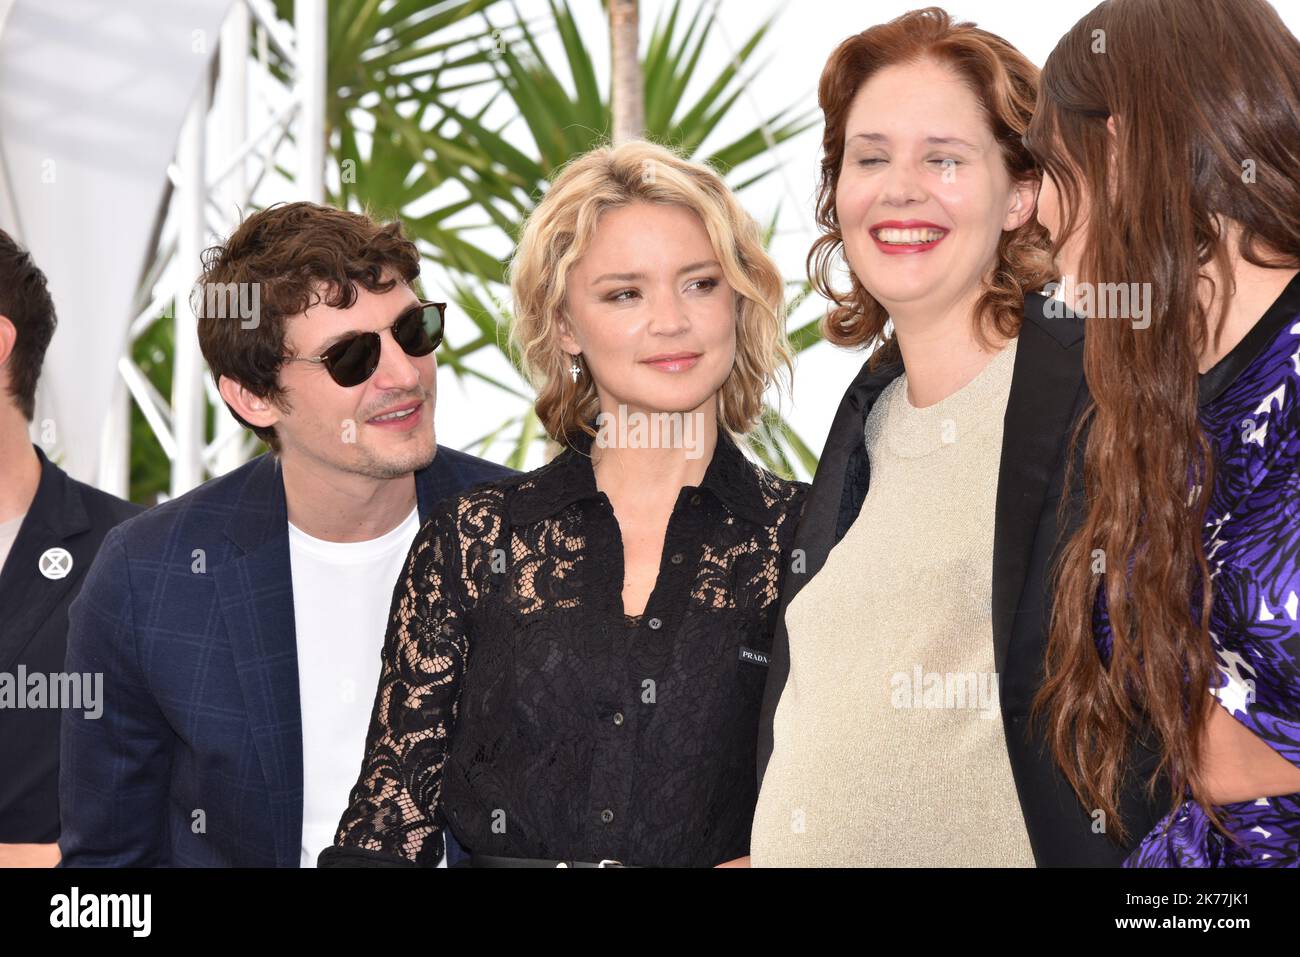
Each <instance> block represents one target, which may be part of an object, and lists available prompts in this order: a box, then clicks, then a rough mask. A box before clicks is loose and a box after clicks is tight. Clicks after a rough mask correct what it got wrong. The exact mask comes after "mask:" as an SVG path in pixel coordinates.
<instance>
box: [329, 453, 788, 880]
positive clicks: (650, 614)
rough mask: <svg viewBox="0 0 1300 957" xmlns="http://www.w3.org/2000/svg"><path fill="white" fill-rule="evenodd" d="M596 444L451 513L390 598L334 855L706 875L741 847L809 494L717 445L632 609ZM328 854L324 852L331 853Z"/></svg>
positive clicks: (471, 497) (427, 535)
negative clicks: (633, 612)
mask: <svg viewBox="0 0 1300 957" xmlns="http://www.w3.org/2000/svg"><path fill="white" fill-rule="evenodd" d="M590 447H591V439H590V438H587V437H585V436H584V437H583V439H582V440H581V441H579V442H577V443H575V448H572V449H566V450H565V451H564V452H562V453H561V454H560V455H558V456H557V457H556V458H555V459H554V460H553V461H552V462H550V463H549V464H548V465H546V466H544V467H542V468H540V469H538V470H536V471H534V472H531V473H528V474H525V475H522V476H512V477H511V478H509V479H505V480H501V481H498V482H495V483H492V484H489V485H484V486H480V487H478V488H476V489H474V490H473V491H470V492H467V493H464V494H462V495H460V496H459V497H457V498H454V499H450V500H448V502H447V503H445V504H444V505H443V506H442V507H441V508H440V509H439V510H438V511H437V512H436V514H435V515H434V516H432V517H430V519H429V520H428V521H427V522H426V523H425V525H424V526H423V528H421V529H420V532H419V534H418V535H417V536H416V539H415V542H414V544H413V545H412V547H411V552H410V555H409V556H408V559H407V564H406V570H405V572H404V574H403V576H402V579H401V580H400V581H399V582H398V583H397V587H396V590H395V592H394V595H393V603H392V610H391V612H390V617H389V627H388V634H387V638H386V640H385V643H384V651H383V672H382V675H381V677H380V682H379V689H378V693H377V695H376V699H375V708H374V713H373V716H372V718H371V723H370V730H369V734H368V737H367V744H366V755H365V759H364V761H363V764H362V768H361V775H360V777H359V779H358V781H357V784H356V786H355V787H354V788H353V789H352V793H351V796H350V798H349V805H348V808H347V810H346V811H345V812H344V814H343V817H342V819H341V821H340V822H339V830H338V833H337V835H336V837H335V845H336V846H335V847H334V848H327V849H326V850H325V851H324V852H323V853H322V855H321V863H322V864H331V863H334V864H337V863H343V862H344V860H346V858H347V857H348V856H349V854H348V851H347V849H359V850H361V851H365V852H370V853H368V854H364V856H365V857H368V858H371V859H376V858H377V859H379V860H382V859H383V857H384V856H388V857H389V858H391V859H392V861H393V863H398V862H399V861H401V862H402V863H407V862H414V863H416V864H424V865H436V864H437V863H438V861H439V859H440V858H441V855H442V850H443V840H442V832H443V828H444V827H447V826H450V828H451V830H452V832H453V833H454V834H455V835H456V839H457V840H458V841H459V842H460V844H461V845H462V846H463V847H465V848H466V849H468V850H470V851H472V852H474V853H478V854H487V855H495V856H503V857H528V858H546V859H567V860H583V861H599V860H602V859H614V860H618V861H622V862H623V863H625V864H635V865H642V866H647V865H661V866H709V865H713V864H718V863H720V862H722V861H726V860H730V859H732V858H735V857H740V856H743V855H745V854H747V853H749V831H750V824H751V821H752V818H753V812H754V805H755V802H756V799H757V794H756V793H755V792H756V787H755V778H756V774H755V760H756V755H755V752H756V744H757V734H758V715H759V706H760V704H761V702H762V698H763V686H764V683H765V681H766V678H767V656H768V653H769V651H770V649H771V642H772V633H773V629H774V625H775V615H776V610H777V607H778V603H777V597H778V595H779V594H780V589H781V584H782V579H783V577H784V572H785V570H786V569H787V567H788V564H789V555H788V552H789V549H790V541H791V538H792V536H793V532H794V526H795V525H796V524H797V523H798V518H799V513H800V510H801V508H802V505H803V497H804V493H805V491H806V490H807V486H806V485H804V484H803V483H797V482H789V481H785V480H783V479H780V478H777V477H775V476H773V475H771V474H770V473H768V472H766V471H764V470H763V469H761V468H759V467H757V466H756V465H753V464H752V463H750V462H749V461H748V460H747V459H746V458H745V457H744V455H743V454H742V453H741V452H740V450H739V449H738V448H737V447H736V446H735V444H733V443H732V442H731V440H729V439H728V438H726V437H725V435H723V434H722V433H719V436H718V442H717V448H716V451H715V453H714V456H713V458H712V460H711V461H710V463H709V466H708V469H707V471H706V474H705V476H704V481H703V483H702V484H701V485H700V486H698V487H694V486H691V487H687V488H683V489H682V490H681V493H680V494H679V496H678V498H677V502H676V505H675V506H674V508H673V512H672V517H671V519H670V521H669V524H668V529H667V533H666V535H665V539H664V549H663V555H662V558H661V563H660V571H659V577H658V580H657V581H656V583H655V586H654V591H653V592H652V594H651V596H650V599H649V602H648V604H647V605H646V608H645V611H644V612H643V613H642V614H641V615H637V616H635V617H632V616H627V615H624V614H623V600H622V590H623V546H622V539H621V537H620V535H619V527H618V523H617V521H616V519H615V516H614V512H613V509H612V508H611V507H610V504H609V500H608V498H606V496H605V495H604V493H602V492H599V491H598V490H597V489H596V484H595V478H594V474H593V472H592V467H591V460H590V457H589V453H590ZM331 858H332V859H331Z"/></svg>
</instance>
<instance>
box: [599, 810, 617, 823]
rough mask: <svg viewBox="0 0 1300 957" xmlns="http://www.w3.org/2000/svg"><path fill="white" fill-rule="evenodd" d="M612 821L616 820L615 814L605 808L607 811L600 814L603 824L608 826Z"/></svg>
mask: <svg viewBox="0 0 1300 957" xmlns="http://www.w3.org/2000/svg"><path fill="white" fill-rule="evenodd" d="M612 820H614V812H613V811H611V810H610V809H609V808H605V810H603V811H601V812H600V821H601V823H602V824H608V823H610V822H611V821H612Z"/></svg>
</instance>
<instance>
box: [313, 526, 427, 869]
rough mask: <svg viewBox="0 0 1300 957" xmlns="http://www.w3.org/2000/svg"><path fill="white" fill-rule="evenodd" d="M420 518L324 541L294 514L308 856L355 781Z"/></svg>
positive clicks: (323, 843) (331, 827) (329, 836)
mask: <svg viewBox="0 0 1300 957" xmlns="http://www.w3.org/2000/svg"><path fill="white" fill-rule="evenodd" d="M419 527H420V516H419V511H418V509H414V508H413V509H411V514H410V515H408V516H407V517H406V519H405V520H404V521H403V522H402V524H400V525H398V526H397V527H396V528H394V529H393V530H392V531H391V532H388V533H387V534H385V535H382V536H380V537H379V538H374V539H371V540H370V541H366V542H327V541H322V540H321V539H319V538H313V537H312V536H310V535H308V534H307V533H306V532H304V531H302V530H301V529H299V528H298V527H296V526H295V525H294V524H293V523H290V524H289V562H290V567H291V568H292V570H293V613H294V617H295V619H296V631H297V645H298V689H299V694H300V697H301V700H302V771H303V809H302V866H303V867H315V866H316V857H317V855H318V854H320V852H321V851H322V850H324V849H325V848H326V847H328V846H329V845H331V844H333V843H334V833H335V831H336V830H337V829H338V824H339V818H340V817H341V816H342V814H343V811H344V809H345V808H346V807H347V801H348V794H349V792H350V791H351V790H352V786H353V785H354V784H356V781H357V774H358V773H359V772H360V770H361V760H362V757H363V755H364V753H365V743H366V731H367V729H368V728H369V725H370V713H371V711H372V709H373V707H374V700H375V689H376V688H378V686H379V669H380V653H381V650H382V648H383V644H384V634H385V631H386V630H387V625H388V611H389V606H390V604H391V602H392V597H393V589H394V587H395V586H396V584H397V580H398V578H399V577H400V576H401V573H402V570H403V569H404V568H405V564H406V556H407V552H408V551H409V550H410V547H411V542H412V541H413V540H414V539H415V533H416V532H417V531H418V530H419Z"/></svg>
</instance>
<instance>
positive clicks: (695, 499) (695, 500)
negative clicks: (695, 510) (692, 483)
mask: <svg viewBox="0 0 1300 957" xmlns="http://www.w3.org/2000/svg"><path fill="white" fill-rule="evenodd" d="M691 504H692V505H699V504H700V493H699V492H696V493H695V494H694V495H692V496H691Z"/></svg>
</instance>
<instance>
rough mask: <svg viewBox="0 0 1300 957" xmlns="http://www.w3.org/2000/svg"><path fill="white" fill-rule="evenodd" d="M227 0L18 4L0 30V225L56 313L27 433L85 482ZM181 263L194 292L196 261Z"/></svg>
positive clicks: (33, 0)
mask: <svg viewBox="0 0 1300 957" xmlns="http://www.w3.org/2000/svg"><path fill="white" fill-rule="evenodd" d="M230 4H231V0H186V2H185V3H177V2H175V0H113V2H111V3H103V2H101V0H60V2H58V3H50V2H48V0H17V2H16V3H12V4H7V5H8V6H9V7H10V9H9V10H8V15H7V17H6V18H5V20H4V22H3V24H0V27H2V29H0V178H3V179H4V181H5V182H4V184H3V186H0V228H3V229H5V230H6V231H7V232H9V233H10V234H11V235H14V236H15V238H17V239H18V240H19V241H20V242H21V243H22V244H23V245H24V246H26V247H27V248H28V249H29V250H30V251H31V253H32V257H33V258H34V259H35V260H36V264H37V265H38V266H39V267H40V268H41V269H42V270H43V271H44V273H45V275H46V277H47V278H48V279H49V286H50V293H51V295H52V296H53V298H54V308H55V310H56V311H57V313H58V316H59V328H58V331H57V332H56V333H55V335H54V340H53V341H52V342H51V343H50V348H49V351H48V353H47V354H46V356H45V368H44V371H43V373H42V375H41V379H40V387H39V388H38V390H37V395H36V402H37V406H36V421H35V430H34V431H33V436H34V437H35V438H36V440H37V441H38V442H39V443H40V444H41V446H42V447H43V448H44V449H45V452H46V454H47V455H49V456H50V457H51V458H52V459H58V461H59V464H60V465H61V466H62V468H63V470H64V471H66V472H67V473H68V474H69V475H71V476H72V477H73V478H77V479H81V480H82V481H84V482H90V483H94V482H95V481H96V479H97V477H98V461H99V451H100V439H101V433H102V432H103V430H104V422H105V418H106V413H107V412H108V409H109V407H110V397H111V396H112V394H113V387H114V381H115V379H116V376H117V358H118V356H119V355H121V354H122V349H123V346H124V345H125V343H126V338H127V328H128V324H129V323H130V322H131V320H132V319H134V318H135V316H134V315H133V314H132V308H133V302H134V299H135V295H136V286H137V284H138V283H139V281H140V275H141V272H142V271H143V268H144V263H145V259H146V257H148V256H149V255H150V252H151V250H150V248H149V240H150V235H151V231H152V229H153V225H154V220H155V218H156V216H157V215H158V207H159V203H160V202H161V200H162V197H163V189H164V186H165V185H166V181H167V175H166V174H167V164H168V162H169V161H170V160H171V159H172V156H173V155H174V154H175V152H176V140H177V136H178V135H179V132H180V128H181V121H182V120H183V119H184V117H185V113H186V110H187V109H188V108H189V105H190V103H191V102H192V101H193V100H194V97H195V95H196V94H197V92H198V90H199V87H200V84H201V83H202V82H203V81H204V80H205V78H206V72H207V70H208V68H209V66H210V65H211V62H212V54H213V52H214V51H215V50H216V49H217V40H218V37H219V35H220V28H221V22H222V20H223V19H224V18H225V15H226V12H227V10H228V9H229V8H230ZM3 5H5V4H0V6H3ZM6 192H7V193H8V194H9V195H8V196H7V198H6V197H4V196H3V195H2V194H4V193H6ZM179 268H180V270H181V281H182V283H183V286H184V287H185V288H186V289H188V288H189V286H190V284H191V283H192V282H193V281H194V279H195V278H196V277H197V275H198V273H199V270H200V268H201V266H200V264H199V263H197V262H194V263H181V264H180V266H179Z"/></svg>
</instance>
